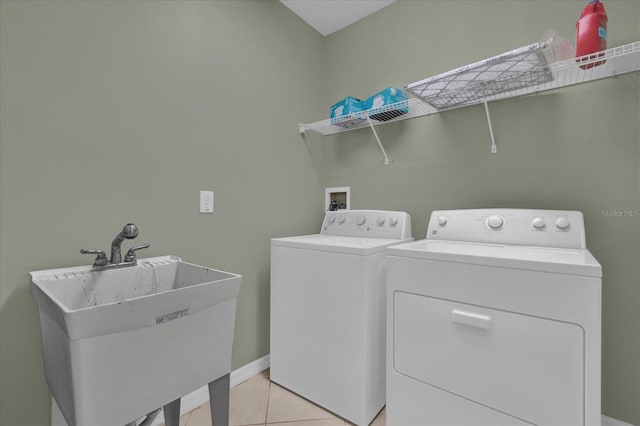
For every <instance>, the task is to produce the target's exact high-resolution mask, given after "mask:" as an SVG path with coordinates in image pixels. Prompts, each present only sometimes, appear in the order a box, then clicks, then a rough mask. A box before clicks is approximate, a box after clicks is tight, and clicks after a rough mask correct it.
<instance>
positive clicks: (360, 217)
mask: <svg viewBox="0 0 640 426" xmlns="http://www.w3.org/2000/svg"><path fill="white" fill-rule="evenodd" d="M366 221H367V218H366V217H364V215H360V216H358V218H357V219H356V223H357V224H358V225H364V223H365V222H366Z"/></svg>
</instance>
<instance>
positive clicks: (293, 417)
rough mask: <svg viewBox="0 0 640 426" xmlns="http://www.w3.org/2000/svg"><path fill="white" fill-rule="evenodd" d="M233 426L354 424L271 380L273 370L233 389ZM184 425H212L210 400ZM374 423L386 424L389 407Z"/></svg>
mask: <svg viewBox="0 0 640 426" xmlns="http://www.w3.org/2000/svg"><path fill="white" fill-rule="evenodd" d="M230 399H231V401H230V408H229V426H248V425H252V426H253V425H270V426H350V425H351V423H349V422H348V421H346V420H344V419H342V418H340V417H337V416H336V415H334V414H333V413H330V412H329V411H327V410H325V409H324V408H322V407H319V406H317V405H315V404H313V403H311V402H309V401H307V400H306V399H304V398H302V397H300V396H298V395H296V394H295V393H293V392H290V391H288V390H287V389H285V388H283V387H281V386H278V385H277V384H275V383H272V382H271V381H270V380H269V370H268V369H267V370H264V371H263V372H261V373H259V374H257V375H255V376H253V377H252V378H250V379H249V380H247V381H245V382H242V383H240V384H239V385H237V386H236V387H234V388H232V389H231V396H230ZM180 426H211V414H210V413H209V403H206V404H204V405H201V406H200V407H198V408H196V409H195V410H193V411H191V412H190V413H187V414H185V415H183V416H182V417H181V418H180ZM371 426H385V410H384V409H383V410H382V411H381V412H380V414H378V416H377V417H376V419H375V420H374V421H373V423H372V424H371Z"/></svg>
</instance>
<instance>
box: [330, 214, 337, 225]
mask: <svg viewBox="0 0 640 426" xmlns="http://www.w3.org/2000/svg"><path fill="white" fill-rule="evenodd" d="M335 221H336V216H335V215H333V214H332V215H331V216H329V223H333V222H335Z"/></svg>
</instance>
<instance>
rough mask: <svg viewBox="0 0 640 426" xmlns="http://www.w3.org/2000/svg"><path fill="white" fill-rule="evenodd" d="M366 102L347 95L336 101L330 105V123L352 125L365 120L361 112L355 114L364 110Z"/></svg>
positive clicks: (343, 125)
mask: <svg viewBox="0 0 640 426" xmlns="http://www.w3.org/2000/svg"><path fill="white" fill-rule="evenodd" d="M365 105H366V102H364V101H362V100H360V99H357V98H354V97H352V96H347V97H346V98H344V99H342V100H341V101H339V102H336V103H335V104H333V105H332V106H331V114H330V118H331V124H335V125H336V126H342V127H353V126H355V125H357V124H360V123H362V122H363V121H365V119H364V117H363V116H362V114H357V113H359V112H361V111H364V109H365Z"/></svg>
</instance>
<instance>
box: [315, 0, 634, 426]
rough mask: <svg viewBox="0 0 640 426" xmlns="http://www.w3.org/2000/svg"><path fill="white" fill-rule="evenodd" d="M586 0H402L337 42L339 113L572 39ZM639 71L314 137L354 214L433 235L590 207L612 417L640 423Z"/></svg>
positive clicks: (326, 172)
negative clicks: (385, 216)
mask: <svg viewBox="0 0 640 426" xmlns="http://www.w3.org/2000/svg"><path fill="white" fill-rule="evenodd" d="M584 5H585V2H584V1H542V0H538V1H399V2H397V3H394V4H393V5H391V6H389V7H387V8H385V9H383V10H382V11H381V12H380V13H377V14H375V15H372V16H370V17H368V18H366V19H364V20H362V21H359V22H357V23H356V24H354V25H353V26H351V27H348V28H346V29H345V30H343V31H340V32H338V33H335V34H333V35H331V36H329V37H328V38H327V47H328V51H327V55H328V60H327V63H328V64H329V69H328V71H327V75H328V77H329V83H328V86H327V92H328V96H329V97H330V98H329V99H327V105H331V103H332V102H335V101H336V100H338V99H341V98H342V97H344V96H345V95H351V96H356V97H367V96H369V95H370V94H373V93H375V92H376V91H378V90H381V89H383V88H384V87H386V86H389V85H392V86H395V87H402V86H403V85H404V84H407V83H410V82H413V81H417V80H420V79H422V78H426V77H429V76H431V75H435V74H438V73H441V72H444V71H447V70H449V69H452V68H455V67H459V66H462V65H465V64H469V63H471V62H474V61H477V60H481V59H483V58H487V57H490V56H493V55H496V54H498V53H501V52H505V51H507V50H510V49H514V48H516V47H520V46H524V45H527V44H530V43H532V42H535V41H538V40H541V39H542V38H543V34H544V33H545V31H546V30H555V31H557V32H558V33H560V35H562V36H564V37H565V38H568V39H570V40H571V41H572V42H573V37H574V34H575V22H576V20H577V18H578V17H579V15H580V11H581V10H582V8H583V7H584ZM605 7H606V10H607V13H608V15H609V46H611V47H613V46H618V45H621V44H625V43H630V42H633V41H638V40H640V28H639V27H638V19H639V17H640V2H638V1H621V0H607V1H605ZM639 94H640V89H639V76H638V74H633V75H627V76H622V77H620V78H617V79H609V80H605V81H600V82H595V83H591V84H587V85H582V86H577V87H572V88H566V89H562V90H559V91H555V92H550V93H546V94H541V95H534V96H529V97H526V98H517V99H510V100H505V101H499V102H495V103H491V104H490V105H489V108H490V110H491V117H492V119H493V128H494V133H495V137H496V140H497V145H498V152H497V154H491V153H490V151H489V148H490V137H489V131H488V128H487V123H486V119H485V114H484V108H483V107H482V106H474V107H469V108H465V109H460V110H455V111H450V112H445V113H442V114H439V115H432V116H427V117H421V118H416V119H412V120H408V121H403V122H398V123H393V124H388V125H386V126H380V127H378V133H379V135H380V138H381V140H382V143H383V144H384V146H385V148H386V149H387V152H388V154H389V157H390V158H391V159H392V161H393V163H392V164H391V165H390V166H386V167H385V166H384V165H383V157H382V154H381V153H380V150H379V149H378V146H377V143H376V141H375V139H374V137H373V135H372V133H371V131H369V130H367V129H365V130H358V131H353V132H348V133H344V134H340V135H335V136H329V137H326V138H321V137H314V138H313V140H311V141H310V142H309V149H310V152H312V153H313V155H314V159H315V160H314V161H315V163H316V164H319V165H321V169H322V173H323V174H322V176H323V183H324V184H325V185H327V186H347V185H348V186H351V203H352V208H380V209H387V208H388V209H405V210H407V211H408V212H409V213H410V214H411V215H412V221H413V235H414V236H415V237H416V238H424V236H425V233H426V221H427V218H428V215H429V213H430V212H431V211H432V210H434V209H452V208H480V207H522V208H548V209H570V210H580V211H582V212H584V214H585V219H586V226H587V245H588V247H589V249H590V250H591V251H592V252H593V254H594V255H595V257H596V258H597V259H598V260H599V261H600V262H601V264H602V266H603V270H604V278H603V323H602V325H603V329H602V330H603V334H602V341H603V348H602V362H603V363H602V374H603V378H602V379H603V380H602V390H603V393H602V396H603V412H604V413H605V414H607V415H609V416H612V417H614V418H617V419H620V420H624V421H627V422H630V423H632V424H640V407H639V406H638V401H640V366H639V363H638V360H639V359H640V334H639V333H638V330H639V329H640V266H639V265H640V217H638V216H635V217H633V216H632V217H630V216H622V217H615V216H607V213H606V212H607V211H608V212H611V211H613V210H631V211H634V210H635V211H636V212H637V211H639V210H640V185H639V180H638V174H639V172H640V167H639V165H640V162H639V159H640V134H639V119H638V118H639V107H638V105H639Z"/></svg>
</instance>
